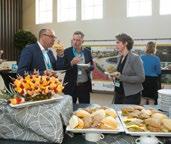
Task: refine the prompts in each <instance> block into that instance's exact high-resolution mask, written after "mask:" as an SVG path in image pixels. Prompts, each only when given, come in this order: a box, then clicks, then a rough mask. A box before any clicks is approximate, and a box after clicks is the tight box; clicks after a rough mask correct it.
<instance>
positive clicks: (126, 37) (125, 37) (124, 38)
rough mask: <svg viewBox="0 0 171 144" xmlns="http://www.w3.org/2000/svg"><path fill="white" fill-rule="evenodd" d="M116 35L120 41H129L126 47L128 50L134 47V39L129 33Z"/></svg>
mask: <svg viewBox="0 0 171 144" xmlns="http://www.w3.org/2000/svg"><path fill="white" fill-rule="evenodd" d="M115 37H116V39H117V40H118V41H121V42H122V43H124V44H125V43H126V42H127V46H126V47H127V49H128V50H131V49H132V47H133V44H134V40H133V39H132V38H131V37H130V36H129V35H127V34H125V33H122V34H118V35H116V36H115Z"/></svg>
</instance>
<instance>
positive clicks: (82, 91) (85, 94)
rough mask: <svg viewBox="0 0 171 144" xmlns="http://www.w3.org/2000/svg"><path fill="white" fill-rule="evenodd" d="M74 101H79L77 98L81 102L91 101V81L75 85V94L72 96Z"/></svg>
mask: <svg viewBox="0 0 171 144" xmlns="http://www.w3.org/2000/svg"><path fill="white" fill-rule="evenodd" d="M72 98H73V103H77V99H78V102H79V103H87V104H89V103H90V90H89V83H88V82H85V83H81V84H78V85H77V86H76V87H75V91H74V95H73V96H72Z"/></svg>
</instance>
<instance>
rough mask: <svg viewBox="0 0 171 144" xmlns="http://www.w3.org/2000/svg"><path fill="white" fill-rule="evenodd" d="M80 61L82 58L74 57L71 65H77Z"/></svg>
mask: <svg viewBox="0 0 171 144" xmlns="http://www.w3.org/2000/svg"><path fill="white" fill-rule="evenodd" d="M79 62H80V58H79V57H74V58H73V59H72V61H71V65H76V64H78V63H79Z"/></svg>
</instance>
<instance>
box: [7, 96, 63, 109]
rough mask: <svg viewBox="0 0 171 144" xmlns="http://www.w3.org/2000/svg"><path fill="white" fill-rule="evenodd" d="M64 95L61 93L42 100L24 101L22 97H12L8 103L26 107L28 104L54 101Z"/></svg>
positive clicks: (14, 106) (17, 106)
mask: <svg viewBox="0 0 171 144" xmlns="http://www.w3.org/2000/svg"><path fill="white" fill-rule="evenodd" d="M63 98H64V97H63V96H61V95H54V96H52V97H51V98H49V99H44V100H38V101H28V102H27V101H25V100H24V99H23V98H13V99H11V100H10V101H13V102H10V103H9V105H10V106H11V107H13V108H22V107H28V106H34V105H39V104H46V103H51V102H55V101H60V100H61V99H63Z"/></svg>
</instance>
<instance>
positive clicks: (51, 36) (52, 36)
mask: <svg viewBox="0 0 171 144" xmlns="http://www.w3.org/2000/svg"><path fill="white" fill-rule="evenodd" d="M43 35H45V36H48V37H50V38H53V39H56V36H54V35H48V34H43Z"/></svg>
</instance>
